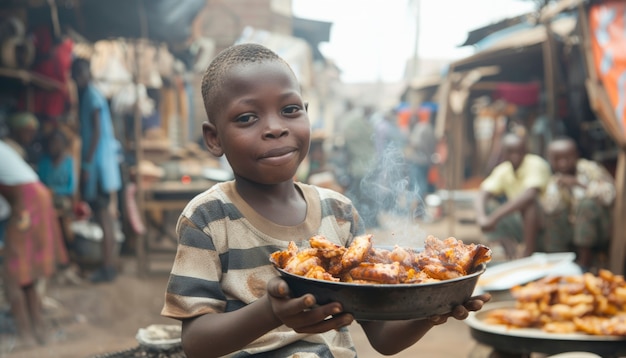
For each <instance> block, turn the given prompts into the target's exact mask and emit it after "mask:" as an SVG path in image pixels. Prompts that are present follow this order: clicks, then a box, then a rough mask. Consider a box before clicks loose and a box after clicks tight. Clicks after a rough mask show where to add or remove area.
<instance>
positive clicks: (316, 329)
mask: <svg viewBox="0 0 626 358" xmlns="http://www.w3.org/2000/svg"><path fill="white" fill-rule="evenodd" d="M267 295H268V298H269V301H270V304H271V306H272V311H273V312H274V315H275V316H276V318H278V320H279V321H281V322H282V323H283V324H284V325H285V326H287V327H289V328H292V329H293V330H294V331H296V332H298V333H322V332H326V331H330V330H331V329H339V328H341V327H345V326H348V325H350V324H351V323H352V321H354V317H353V316H352V315H351V314H349V313H343V308H342V307H341V304H340V303H339V302H331V303H328V304H325V305H322V306H317V305H316V302H315V297H314V296H313V295H312V294H306V295H303V296H301V297H296V298H291V292H290V290H289V285H287V282H285V280H283V279H282V278H280V277H275V278H273V279H271V280H270V281H269V282H268V283H267Z"/></svg>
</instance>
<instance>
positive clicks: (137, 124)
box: [133, 0, 150, 276]
mask: <svg viewBox="0 0 626 358" xmlns="http://www.w3.org/2000/svg"><path fill="white" fill-rule="evenodd" d="M137 4H138V7H139V8H138V13H139V25H140V29H141V38H142V39H143V38H147V36H148V19H147V16H146V9H145V6H144V4H143V1H142V0H139V1H138V2H137ZM141 54H142V43H141V39H140V41H136V42H135V64H134V65H135V70H134V71H133V72H134V78H133V81H134V82H135V90H136V102H135V107H134V137H135V138H134V139H135V140H134V142H135V146H134V150H135V161H136V162H135V168H136V170H135V173H136V174H135V181H136V185H137V198H136V199H137V208H138V210H139V217H140V218H141V220H142V221H143V222H146V220H145V213H146V208H145V199H146V198H145V192H144V186H143V183H142V180H141V173H140V172H139V163H141V161H142V160H143V146H142V143H141V138H142V136H143V134H142V123H141V122H142V116H141V110H140V108H139V96H140V93H139V79H140V78H141V66H139V59H140V58H141ZM136 250H137V251H136V252H137V264H138V272H139V276H145V275H146V274H147V272H148V271H149V266H150V265H149V262H148V257H147V252H146V250H147V242H146V234H145V233H144V234H138V237H137V246H136Z"/></svg>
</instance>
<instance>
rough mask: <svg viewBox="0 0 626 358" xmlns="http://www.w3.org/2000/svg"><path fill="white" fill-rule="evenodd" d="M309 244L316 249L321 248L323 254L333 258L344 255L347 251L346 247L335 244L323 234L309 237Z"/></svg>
mask: <svg viewBox="0 0 626 358" xmlns="http://www.w3.org/2000/svg"><path fill="white" fill-rule="evenodd" d="M309 244H310V245H311V247H312V248H314V249H320V250H321V253H322V256H324V257H326V258H331V257H335V256H342V255H343V254H344V253H345V252H346V248H345V247H343V246H340V245H337V244H335V243H334V242H332V241H330V240H328V239H327V238H326V237H324V236H323V235H314V236H311V237H310V238H309Z"/></svg>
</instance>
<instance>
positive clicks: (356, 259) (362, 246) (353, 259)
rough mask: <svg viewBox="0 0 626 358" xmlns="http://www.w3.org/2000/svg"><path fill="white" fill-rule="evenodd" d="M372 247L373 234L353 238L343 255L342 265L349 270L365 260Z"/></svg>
mask: <svg viewBox="0 0 626 358" xmlns="http://www.w3.org/2000/svg"><path fill="white" fill-rule="evenodd" d="M371 248H372V235H371V234H368V235H361V236H357V237H355V238H354V240H352V243H351V244H350V246H348V249H347V250H346V252H345V253H344V254H343V256H342V257H341V265H342V266H343V268H344V269H346V270H348V269H351V268H352V267H355V266H356V265H358V264H359V263H361V262H363V261H364V260H363V259H364V258H365V257H366V255H367V254H368V252H369V251H370V249H371Z"/></svg>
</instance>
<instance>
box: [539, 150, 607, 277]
mask: <svg viewBox="0 0 626 358" xmlns="http://www.w3.org/2000/svg"><path fill="white" fill-rule="evenodd" d="M548 160H549V162H550V165H551V166H552V170H553V172H554V174H553V175H552V177H551V178H550V182H549V183H548V186H547V187H546V191H545V193H544V195H543V197H542V199H541V203H542V207H543V211H544V213H545V215H546V216H545V223H544V249H545V251H546V252H567V251H572V252H576V253H577V262H578V264H579V265H580V266H581V267H582V268H583V269H584V270H589V268H590V267H591V266H595V265H596V264H597V263H594V262H593V261H594V259H595V258H597V257H598V255H596V254H599V253H607V252H608V247H609V241H610V237H611V232H610V231H611V207H612V204H613V201H614V200H615V195H616V191H615V183H614V180H613V177H612V176H611V174H609V172H608V171H607V170H606V169H604V168H603V167H602V166H600V165H598V164H597V163H595V162H592V161H590V160H586V159H583V158H579V154H578V150H577V148H576V143H575V142H574V141H573V140H572V139H570V138H560V139H556V140H554V141H552V142H551V143H550V144H549V146H548Z"/></svg>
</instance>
